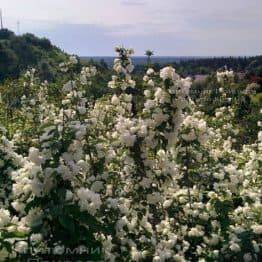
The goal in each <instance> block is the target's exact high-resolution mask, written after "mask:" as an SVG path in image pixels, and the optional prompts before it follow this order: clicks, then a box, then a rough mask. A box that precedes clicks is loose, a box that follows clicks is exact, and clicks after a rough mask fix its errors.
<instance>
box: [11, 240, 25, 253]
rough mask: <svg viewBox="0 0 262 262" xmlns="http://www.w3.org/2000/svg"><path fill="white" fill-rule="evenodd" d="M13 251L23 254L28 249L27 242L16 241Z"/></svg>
mask: <svg viewBox="0 0 262 262" xmlns="http://www.w3.org/2000/svg"><path fill="white" fill-rule="evenodd" d="M14 249H15V251H16V252H18V253H21V254H25V253H27V251H28V244H27V242H25V241H18V242H17V243H16V244H15V247H14Z"/></svg>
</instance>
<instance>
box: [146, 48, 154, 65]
mask: <svg viewBox="0 0 262 262" xmlns="http://www.w3.org/2000/svg"><path fill="white" fill-rule="evenodd" d="M145 55H146V56H147V65H150V64H151V57H152V56H153V55H154V52H153V51H152V50H150V49H148V50H146V52H145Z"/></svg>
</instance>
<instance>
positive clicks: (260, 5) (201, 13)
mask: <svg viewBox="0 0 262 262" xmlns="http://www.w3.org/2000/svg"><path fill="white" fill-rule="evenodd" d="M0 7H1V8H2V9H3V13H4V25H5V26H6V27H8V28H10V29H12V30H14V31H17V21H19V22H20V32H21V33H24V32H32V33H35V34H36V35H38V36H45V37H48V38H50V39H51V40H52V42H53V43H54V44H56V45H58V46H59V47H61V48H62V49H64V50H65V51H67V52H70V53H75V54H78V55H87V56H104V55H109V56H110V55H114V46H116V45H119V44H123V45H125V46H127V47H133V48H134V49H135V51H136V55H143V53H144V50H146V49H152V50H154V51H155V53H156V54H157V55H163V56H165V55H167V56H168V55H174V56H190V55H200V56H203V55H207V56H210V55H211V56H219V55H259V54H260V55H261V54H262V45H261V43H262V26H261V25H262V11H261V10H262V0H161V1H160V0H1V2H0Z"/></svg>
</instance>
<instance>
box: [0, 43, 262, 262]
mask: <svg viewBox="0 0 262 262" xmlns="http://www.w3.org/2000/svg"><path fill="white" fill-rule="evenodd" d="M116 52H117V53H118V57H117V58H116V59H115V63H114V67H113V68H114V71H115V75H114V76H112V80H111V81H110V82H109V83H108V86H109V87H110V88H111V89H112V93H113V94H112V95H110V96H105V97H103V98H101V99H98V100H96V101H94V100H93V98H92V97H90V96H87V94H88V93H89V90H90V89H92V88H94V87H93V79H94V78H95V77H96V74H97V70H96V68H94V67H85V68H83V69H82V71H81V72H80V74H76V73H74V70H73V68H74V66H75V64H76V63H77V60H76V59H75V58H74V57H71V58H70V59H69V61H66V62H64V63H62V64H61V65H60V67H61V70H62V71H63V72H64V73H65V74H67V76H68V78H69V79H68V80H67V82H65V83H63V84H62V85H61V88H60V89H61V92H60V94H59V95H58V96H57V97H58V98H57V100H56V101H50V100H49V97H48V90H49V88H50V87H49V85H48V83H44V84H40V83H38V80H37V79H36V78H35V71H34V70H31V71H29V72H28V73H27V74H26V76H25V80H24V85H25V86H26V87H27V88H26V90H27V92H26V93H25V94H24V96H23V97H21V107H20V108H19V110H17V112H15V114H17V115H18V116H20V119H21V121H22V125H21V126H20V128H18V130H16V132H14V135H13V136H12V137H10V140H8V139H7V138H6V137H4V136H3V137H2V140H1V146H0V171H1V177H0V179H1V180H0V181H1V185H0V189H1V202H0V204H1V206H0V208H1V212H0V228H1V235H0V256H2V257H3V258H5V259H16V260H21V261H23V260H26V259H28V258H44V259H54V258H55V259H64V260H70V259H71V260H72V261H74V260H75V259H76V258H77V259H79V260H81V259H83V260H86V259H89V260H90V259H91V260H99V259H103V260H105V261H155V262H156V261H259V260H260V259H261V234H262V224H261V223H262V221H261V215H262V209H261V202H260V201H261V181H262V180H261V174H262V167H261V163H262V158H261V156H262V152H261V150H262V133H261V132H259V134H258V139H257V141H256V143H254V144H252V145H241V149H240V150H238V151H237V150H236V149H235V148H234V147H233V145H234V141H235V140H234V136H236V135H237V134H238V130H237V129H236V127H235V126H234V123H231V122H232V121H231V120H232V116H233V115H234V108H231V107H230V106H229V107H223V108H218V109H217V110H216V114H215V116H214V117H207V116H205V114H204V113H203V112H201V111H199V109H198V107H197V105H195V104H194V103H193V101H192V100H191V99H190V97H189V90H190V86H191V79H190V78H185V79H184V78H181V77H180V76H179V75H178V74H177V73H176V71H175V69H174V68H172V67H165V68H163V69H162V70H161V71H160V72H155V71H154V69H152V68H149V69H148V70H147V72H146V74H145V76H144V77H143V87H142V89H143V90H138V87H137V86H136V82H135V81H134V80H133V79H132V71H133V69H134V66H133V64H132V61H131V55H132V54H133V50H131V49H125V48H122V47H118V48H116ZM226 76H227V78H230V79H231V73H230V72H229V73H226ZM218 77H219V78H220V79H222V78H223V79H224V75H222V73H218ZM231 80H232V79H231ZM231 80H230V81H231ZM219 82H221V84H223V81H219ZM141 91H142V92H141ZM141 94H143V95H142V97H141ZM138 96H140V97H139V99H140V101H142V106H138V105H137V103H136V101H137V98H138ZM60 98H61V99H60ZM141 107H142V108H141ZM27 131H30V132H27ZM28 135H30V139H31V140H28V138H29V137H28ZM2 181H3V182H2Z"/></svg>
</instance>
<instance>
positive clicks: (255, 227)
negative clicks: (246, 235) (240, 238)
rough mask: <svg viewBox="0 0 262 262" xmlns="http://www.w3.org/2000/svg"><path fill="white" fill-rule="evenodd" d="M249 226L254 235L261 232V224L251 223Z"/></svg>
mask: <svg viewBox="0 0 262 262" xmlns="http://www.w3.org/2000/svg"><path fill="white" fill-rule="evenodd" d="M251 228H252V230H253V232H254V233H255V234H256V235H261V234H262V225H253V226H251Z"/></svg>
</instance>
